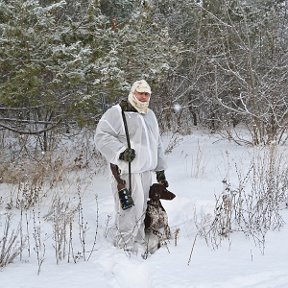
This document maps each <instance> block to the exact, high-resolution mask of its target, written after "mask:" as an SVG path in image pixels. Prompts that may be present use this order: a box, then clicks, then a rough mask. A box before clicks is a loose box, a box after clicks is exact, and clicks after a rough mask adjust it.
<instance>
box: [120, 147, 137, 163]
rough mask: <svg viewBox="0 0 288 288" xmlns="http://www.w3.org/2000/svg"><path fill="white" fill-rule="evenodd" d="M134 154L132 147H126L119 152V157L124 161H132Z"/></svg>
mask: <svg viewBox="0 0 288 288" xmlns="http://www.w3.org/2000/svg"><path fill="white" fill-rule="evenodd" d="M135 156H136V153H135V150H134V149H132V148H127V149H126V150H125V151H124V152H122V153H121V154H120V156H119V159H120V160H123V161H126V162H132V161H133V160H134V159H135Z"/></svg>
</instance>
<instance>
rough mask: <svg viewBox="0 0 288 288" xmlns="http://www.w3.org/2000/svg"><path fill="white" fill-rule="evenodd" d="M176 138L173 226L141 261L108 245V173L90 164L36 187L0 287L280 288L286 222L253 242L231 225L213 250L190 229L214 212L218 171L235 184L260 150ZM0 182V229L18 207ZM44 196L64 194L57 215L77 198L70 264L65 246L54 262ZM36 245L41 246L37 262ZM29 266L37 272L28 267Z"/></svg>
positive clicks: (200, 135)
mask: <svg viewBox="0 0 288 288" xmlns="http://www.w3.org/2000/svg"><path fill="white" fill-rule="evenodd" d="M179 137H180V136H179ZM170 140H171V137H165V138H164V143H165V147H168V146H169V142H170ZM178 140H179V141H178V142H177V145H175V147H173V149H172V152H171V153H168V154H167V158H168V164H169V169H168V170H167V172H166V176H167V179H168V181H169V184H170V186H169V190H170V191H172V192H174V193H175V194H176V195H177V197H176V198H175V199H174V200H173V201H162V203H163V205H164V207H165V208H166V211H167V213H168V217H169V224H170V227H171V230H172V233H174V232H175V231H176V230H177V229H179V230H178V231H179V233H178V236H177V238H176V239H172V240H171V241H170V242H169V243H167V246H163V247H162V248H161V249H159V250H158V251H157V252H156V253H155V254H153V255H151V256H150V257H149V258H148V259H147V260H144V259H142V257H141V255H133V256H131V257H129V256H128V255H126V254H125V253H124V252H123V251H122V250H118V249H116V248H114V247H113V245H112V243H111V239H110V237H109V235H110V234H109V229H108V227H109V226H110V225H111V224H112V212H113V199H112V195H111V192H110V180H109V179H110V174H109V171H108V170H107V169H106V170H105V171H104V172H102V173H97V174H95V170H93V169H90V170H89V169H88V170H84V169H80V170H79V171H76V172H75V171H74V172H73V173H74V174H73V178H69V180H67V181H64V180H63V181H62V182H59V184H58V185H57V186H56V187H53V188H51V187H50V188H49V189H48V188H46V189H47V191H46V192H47V193H45V189H44V191H42V192H43V195H44V196H45V197H42V198H41V201H40V202H39V204H38V205H37V204H36V205H35V207H34V208H31V209H29V211H28V212H25V215H24V216H23V215H22V216H23V221H22V227H23V230H24V231H23V233H24V232H25V229H26V228H27V225H26V222H27V221H28V222H29V225H28V228H27V229H28V230H30V239H29V243H30V244H29V247H30V256H29V251H28V247H26V248H25V249H24V251H23V253H22V255H21V259H19V257H17V258H16V259H15V260H14V263H12V264H9V265H8V266H7V267H5V268H3V269H2V270H1V272H0V281H1V282H0V283H1V287H5V288H34V287H35V288H48V287H49V288H51V287H53V288H73V287H77V288H78V287H85V288H90V287H91V288H92V287H93V288H94V287H100V288H120V287H121V288H129V287H133V288H134V287H137V288H150V287H151V288H162V287H163V288H164V287H165V288H170V287H171V288H177V287H183V288H185V287H187V288H212V287H213V288H287V287H288V268H287V267H288V266H287V263H288V249H287V247H286V243H287V238H288V226H287V225H284V226H283V227H282V228H281V229H280V230H279V229H278V230H275V231H269V232H268V233H267V234H265V243H262V244H261V242H259V241H257V240H255V238H253V237H248V236H245V235H244V233H241V232H236V231H235V232H233V233H231V234H230V236H229V237H227V239H223V241H222V242H221V243H220V244H221V245H219V247H218V249H215V247H214V249H213V247H212V245H210V243H208V244H209V245H207V243H206V241H205V239H204V237H202V236H201V235H199V234H197V233H198V231H199V230H198V228H199V227H201V225H200V224H199V223H202V225H205V221H204V220H205V217H208V216H207V215H213V211H214V208H215V205H216V198H217V197H219V195H220V194H221V192H223V183H222V180H224V179H226V180H227V181H228V182H229V183H231V185H232V186H235V187H237V185H238V184H239V179H238V178H239V174H241V175H246V173H247V171H248V170H249V167H250V164H251V163H255V161H256V160H255V159H257V157H258V156H257V155H260V154H261V153H263V150H264V149H263V148H252V147H247V146H238V145H237V144H235V143H233V142H228V141H227V140H223V139H220V138H219V137H217V136H215V135H211V134H208V133H204V132H198V131H196V132H195V133H193V134H192V135H191V136H186V137H183V138H182V139H181V141H180V138H178ZM170 144H171V142H170ZM279 153H280V155H281V157H282V159H285V157H286V159H288V158H287V154H288V152H287V147H279ZM236 171H238V173H236ZM239 171H240V172H241V173H239ZM70 176H71V175H70ZM243 177H244V176H243ZM286 188H287V187H286ZM0 189H1V192H0V193H1V197H2V198H1V199H2V200H1V203H2V205H1V206H0V208H1V211H0V229H1V230H0V231H1V233H2V231H3V229H4V226H5V219H6V215H7V213H12V214H13V217H12V222H13V223H15V227H16V225H17V224H18V223H19V219H20V212H19V209H16V208H15V207H12V209H10V210H7V209H5V203H7V202H9V201H8V200H9V199H10V198H9V197H10V195H11V191H16V188H15V187H13V186H9V185H5V184H0ZM52 191H53V193H52ZM287 193H288V192H287V191H286V195H287ZM12 194H13V193H12ZM52 194H53V196H54V197H55V195H59V197H60V198H59V199H61V201H63V202H65V201H67V202H65V203H68V201H69V207H70V208H69V209H70V210H69V209H68V208H67V209H66V210H65V211H66V213H68V211H71V210H72V208H73V207H76V206H77V205H78V204H79V199H80V200H81V205H82V206H81V207H82V209H80V211H82V212H81V213H79V215H78V214H76V216H75V221H74V223H73V229H74V230H73V233H74V234H73V241H72V242H73V244H72V245H71V247H73V253H74V254H73V255H74V256H75V255H79V257H78V258H77V260H76V262H77V263H74V261H73V259H72V256H71V251H70V259H69V263H68V261H67V259H68V254H69V252H68V251H69V249H68V247H66V248H65V249H66V250H65V251H66V255H65V257H64V259H63V260H62V261H59V263H58V264H56V257H55V247H53V245H54V246H55V241H54V240H55V235H54V234H53V221H52V220H51V219H50V220H48V218H49V217H48V216H47V214H48V212H49V210H51V205H52V204H51V203H52V198H53V197H52ZM79 195H81V196H79ZM54 199H55V198H54ZM77 203H78V204H77ZM73 205H75V206H73ZM78 207H79V206H78ZM62 208H63V207H62ZM63 209H64V208H63ZM280 213H281V216H282V217H283V219H284V221H285V222H286V223H287V221H288V211H287V209H285V206H284V207H283V209H281V212H280ZM52 214H53V213H52ZM77 215H78V216H77ZM77 217H78V219H77ZM203 221H204V222H203ZM79 223H82V224H83V225H84V226H83V225H82V232H84V236H83V235H82V236H83V237H85V246H84V247H85V250H86V252H85V253H86V254H85V257H84V256H83V242H82V244H81V241H79V238H80V236H81V235H80V234H79V229H80V228H79V227H80V226H79ZM196 223H198V224H197V225H198V228H197V227H196ZM24 228H25V229H24ZM80 230H81V229H80ZM36 231H38V232H37V233H38V234H37V233H36ZM67 231H68V230H67ZM69 231H70V230H69ZM24 234H25V233H24ZM78 234H79V235H78ZM37 235H38V236H37ZM35 236H36V237H35ZM37 237H38V238H37ZM95 237H96V238H95ZM35 239H36V240H35ZM37 239H38V240H39V239H40V241H38V243H39V245H38V248H37V247H36V244H35V243H36V242H37ZM95 239H96V241H94V240H95ZM68 242H69V232H67V243H68ZM72 242H71V243H72ZM94 242H95V245H94V247H93V243H94ZM208 242H209V241H208ZM91 249H93V251H91ZM37 250H38V251H40V255H39V257H38V261H37V253H36V252H37ZM63 250H64V248H63ZM89 255H90V257H89ZM84 258H85V259H84ZM88 258H89V259H88ZM39 259H40V260H41V261H42V262H39ZM75 259H76V257H75ZM84 260H86V261H84ZM39 263H40V264H39ZM39 268H40V269H39ZM38 270H40V273H37V272H38Z"/></svg>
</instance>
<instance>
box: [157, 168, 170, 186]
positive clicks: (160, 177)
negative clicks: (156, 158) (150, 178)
mask: <svg viewBox="0 0 288 288" xmlns="http://www.w3.org/2000/svg"><path fill="white" fill-rule="evenodd" d="M156 179H157V181H158V183H160V184H162V185H163V186H164V187H166V188H167V187H168V186H169V184H168V181H167V180H166V177H165V172H164V170H162V171H157V172H156Z"/></svg>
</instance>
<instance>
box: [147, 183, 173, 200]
mask: <svg viewBox="0 0 288 288" xmlns="http://www.w3.org/2000/svg"><path fill="white" fill-rule="evenodd" d="M175 197H176V195H175V194H173V193H172V192H170V191H168V190H167V189H166V187H165V186H164V185H162V184H159V183H154V184H153V185H152V186H151V187H150V191H149V198H150V199H152V200H159V199H163V200H172V199H174V198H175Z"/></svg>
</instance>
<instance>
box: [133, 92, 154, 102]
mask: <svg viewBox="0 0 288 288" xmlns="http://www.w3.org/2000/svg"><path fill="white" fill-rule="evenodd" d="M134 95H135V97H136V98H137V100H138V101H140V102H148V101H149V99H150V96H151V95H150V93H148V92H137V91H135V92H134Z"/></svg>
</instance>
